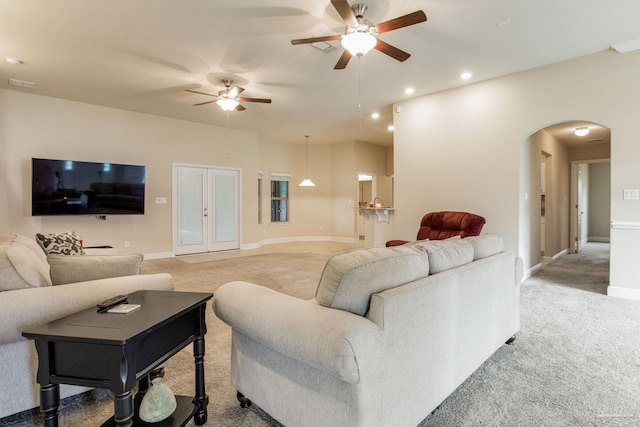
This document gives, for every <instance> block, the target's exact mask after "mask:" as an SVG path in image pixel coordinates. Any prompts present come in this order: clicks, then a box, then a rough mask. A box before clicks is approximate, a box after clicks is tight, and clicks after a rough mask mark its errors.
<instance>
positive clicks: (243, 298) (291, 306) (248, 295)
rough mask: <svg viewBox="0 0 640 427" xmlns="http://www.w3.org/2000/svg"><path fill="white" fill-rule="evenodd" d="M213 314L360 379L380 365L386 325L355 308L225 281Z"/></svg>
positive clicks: (275, 346)
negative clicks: (331, 306) (349, 310)
mask: <svg viewBox="0 0 640 427" xmlns="http://www.w3.org/2000/svg"><path fill="white" fill-rule="evenodd" d="M213 311H214V312H215V314H216V315H217V316H218V317H219V318H220V319H221V320H223V321H224V322H225V323H227V324H228V325H229V326H231V327H232V328H233V329H234V332H236V331H237V332H240V333H242V334H244V335H247V336H249V337H250V338H252V339H253V340H255V341H257V342H259V343H261V344H263V345H265V346H267V347H269V348H270V349H272V350H274V351H277V352H279V353H282V354H284V355H286V356H289V357H292V358H294V359H296V360H298V361H300V362H303V363H306V364H307V365H310V366H313V367H315V368H318V369H321V370H323V371H325V372H327V373H329V374H331V375H333V376H334V377H336V378H338V379H340V380H342V381H345V382H348V383H351V384H356V383H358V382H359V381H362V380H363V378H365V377H367V376H369V375H372V374H376V373H379V372H380V370H381V369H382V354H383V351H382V330H381V329H380V328H379V327H378V326H377V325H375V324H374V323H373V322H371V321H369V320H368V319H366V318H364V317H361V316H358V315H355V314H353V313H350V312H347V311H343V310H337V309H333V308H329V307H324V306H321V305H319V304H318V303H316V302H315V300H302V299H299V298H295V297H292V296H289V295H285V294H282V293H279V292H277V291H274V290H272V289H269V288H265V287H263V286H258V285H254V284H252V283H248V282H230V283H226V284H225V285H223V286H221V287H220V288H219V289H218V290H217V291H216V292H215V296H214V299H213Z"/></svg>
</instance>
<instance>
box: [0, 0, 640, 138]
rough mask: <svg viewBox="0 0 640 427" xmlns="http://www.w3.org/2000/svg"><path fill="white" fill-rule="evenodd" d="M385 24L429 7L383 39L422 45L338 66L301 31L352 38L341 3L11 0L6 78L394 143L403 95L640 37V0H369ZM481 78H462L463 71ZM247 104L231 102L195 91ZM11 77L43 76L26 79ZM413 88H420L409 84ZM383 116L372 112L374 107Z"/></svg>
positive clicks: (5, 83) (5, 29)
mask: <svg viewBox="0 0 640 427" xmlns="http://www.w3.org/2000/svg"><path fill="white" fill-rule="evenodd" d="M366 4H367V6H368V10H367V12H366V15H365V18H367V19H369V20H371V21H372V22H373V23H374V24H375V23H380V22H383V21H387V20H389V19H392V18H396V17H399V16H402V15H405V14H408V13H411V12H414V11H416V10H423V11H424V12H425V13H426V15H427V18H428V20H427V22H424V23H420V24H417V25H413V26H410V27H406V28H402V29H398V30H395V31H392V32H388V33H385V34H382V35H380V36H379V38H380V39H382V40H384V41H385V42H387V43H390V44H392V45H394V46H396V47H398V48H399V49H402V50H403V51H406V52H408V53H410V54H411V57H410V58H409V59H408V60H406V61H405V62H398V61H396V60H394V59H392V58H391V57H389V56H387V55H384V54H383V53H381V52H379V51H375V50H374V51H371V52H369V53H368V54H366V55H365V56H364V57H362V58H361V59H355V58H354V59H352V60H351V61H350V63H349V64H348V66H347V67H346V68H345V69H344V70H334V69H333V67H334V65H335V64H336V62H337V61H338V58H339V57H340V55H341V53H342V48H341V46H340V42H339V41H331V42H329V44H331V45H333V46H334V47H335V48H336V49H334V50H332V51H330V52H323V51H320V50H318V49H315V48H313V47H311V46H310V45H298V46H294V45H292V44H291V40H292V39H299V38H306V37H317V36H325V35H331V34H342V33H343V32H344V23H343V21H342V19H341V18H340V15H339V14H338V12H337V11H336V9H335V8H334V7H333V6H332V5H331V3H330V1H329V0H321V1H320V0H313V1H311V0H269V1H266V0H244V1H220V0H189V1H175V0H136V1H131V0H109V1H96V0H55V1H52V0H7V1H3V3H2V13H0V56H2V57H3V58H16V59H19V60H20V61H21V62H22V63H21V64H20V65H12V64H9V63H7V62H5V61H4V60H3V61H2V62H1V63H0V77H1V78H2V80H1V86H0V87H2V88H5V89H11V90H18V91H24V92H28V93H35V94H40V95H45V96H53V97H59V98H65V99H70V100H76V101H81V102H86V103H91V104H97V105H103V106H108V107H114V108H119V109H125V110H131V111H138V112H144V113H149V114H155V115H160V116H167V117H173V118H177V119H182V120H188V121H194V122H199V123H207V124H213V125H218V126H230V127H233V128H237V129H245V130H250V131H254V132H257V133H258V134H260V136H261V138H264V139H267V140H273V141H282V142H290V143H301V144H303V143H304V142H305V138H304V135H307V134H308V135H311V137H310V143H335V142H342V141H351V140H360V141H368V142H372V143H375V144H380V145H391V144H392V143H393V133H392V132H390V131H388V130H387V126H388V125H389V124H391V121H392V114H391V104H392V103H393V102H395V101H399V100H402V99H406V98H409V97H415V96H420V95H424V94H428V93H433V92H437V91H442V90H446V89H450V88H454V87H457V86H461V85H467V84H473V83H474V82H478V81H482V80H487V79H491V78H495V77H498V76H502V75H506V74H510V73H514V72H518V71H522V70H526V69H530V68H534V67H539V66H543V65H546V64H550V63H554V62H559V61H562V60H566V59H569V58H574V57H578V56H582V55H587V54H590V53H593V52H597V51H601V50H605V49H609V48H610V46H611V45H612V44H616V43H620V42H624V41H628V40H634V39H640V25H638V22H640V2H638V1H637V0H608V1H601V0H537V1H525V0H483V1H477V0H411V1H409V0H393V1H392V0H369V1H366ZM465 71H469V72H472V73H473V76H472V77H471V78H470V79H469V80H466V81H464V80H461V79H460V74H461V73H462V72H465ZM225 78H230V79H232V80H234V84H235V85H239V86H242V87H243V88H244V89H245V91H244V92H243V94H242V95H243V96H246V97H253V98H270V99H272V100H273V102H272V103H271V104H262V103H243V105H244V106H245V107H246V110H245V111H241V112H238V111H232V112H230V113H227V112H224V111H222V110H221V109H220V108H219V107H218V106H217V105H216V104H215V103H211V104H207V105H203V106H193V104H196V103H200V102H204V101H207V100H209V99H208V97H206V96H205V95H198V94H194V93H191V92H186V91H185V90H186V89H192V90H196V91H201V92H206V93H211V94H216V93H217V92H218V91H219V90H221V89H224V86H223V84H222V82H221V80H222V79H225ZM9 79H16V80H19V81H24V82H31V83H35V87H32V88H30V87H26V86H30V85H29V84H27V85H26V86H13V85H10V84H9ZM407 87H413V88H414V89H415V92H414V93H413V94H411V95H407V94H405V93H404V89H405V88H407ZM373 112H379V113H380V114H381V116H380V118H378V119H372V118H371V113H373Z"/></svg>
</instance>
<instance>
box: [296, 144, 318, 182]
mask: <svg viewBox="0 0 640 427" xmlns="http://www.w3.org/2000/svg"><path fill="white" fill-rule="evenodd" d="M304 137H305V138H307V142H306V146H307V147H306V150H307V162H306V170H305V175H304V179H303V180H302V182H301V183H300V184H299V185H300V187H315V186H316V185H315V184H314V183H313V181H311V180H310V179H309V135H305V136H304Z"/></svg>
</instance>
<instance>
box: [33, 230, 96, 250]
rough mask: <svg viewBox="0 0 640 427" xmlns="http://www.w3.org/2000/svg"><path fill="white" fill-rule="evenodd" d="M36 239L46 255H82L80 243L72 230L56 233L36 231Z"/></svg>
mask: <svg viewBox="0 0 640 427" xmlns="http://www.w3.org/2000/svg"><path fill="white" fill-rule="evenodd" d="M36 241H37V242H38V244H39V245H40V247H41V248H42V250H43V251H44V253H45V254H47V255H51V254H61V255H84V251H83V250H82V243H81V242H80V239H79V238H78V236H76V233H75V232H74V231H66V232H64V233H57V234H40V233H37V234H36Z"/></svg>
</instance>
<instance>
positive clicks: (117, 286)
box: [0, 233, 173, 424]
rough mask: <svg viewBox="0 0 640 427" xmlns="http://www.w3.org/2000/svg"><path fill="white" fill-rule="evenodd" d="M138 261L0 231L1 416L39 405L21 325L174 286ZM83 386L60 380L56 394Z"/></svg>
mask: <svg viewBox="0 0 640 427" xmlns="http://www.w3.org/2000/svg"><path fill="white" fill-rule="evenodd" d="M47 258H48V261H47ZM141 261H142V255H140V254H133V255H105V256H89V255H86V256H65V255H57V256H56V255H49V256H48V257H47V256H46V255H45V253H44V251H43V250H42V249H41V248H40V246H38V244H37V243H36V241H35V239H34V238H28V237H26V236H22V235H16V234H11V233H4V234H2V233H0V289H2V292H0V307H1V310H0V372H2V387H1V390H0V418H3V417H6V416H8V415H11V414H15V413H17V412H21V411H24V410H27V409H31V408H34V407H37V406H39V385H38V384H37V383H36V381H35V378H36V371H37V353H36V350H35V345H34V343H33V341H29V340H27V339H25V338H23V337H22V335H21V334H22V331H24V330H26V329H29V328H31V327H34V326H37V325H40V324H42V323H46V322H48V321H51V320H54V319H57V318H60V317H63V316H65V315H67V314H71V313H74V312H77V311H80V310H82V309H85V308H88V307H91V306H95V304H97V303H98V302H100V301H103V300H105V299H107V298H110V297H113V296H115V295H119V294H128V293H131V292H134V291H136V290H139V289H156V290H173V281H172V278H171V276H170V275H169V274H151V275H139V272H140V263H141ZM113 276H120V277H113ZM52 279H53V281H52ZM70 282H74V283H70ZM85 390H87V389H86V388H82V387H75V386H66V385H61V386H60V397H61V398H64V397H68V396H71V395H74V394H77V393H80V392H82V391H85ZM0 424H1V423H0Z"/></svg>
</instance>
